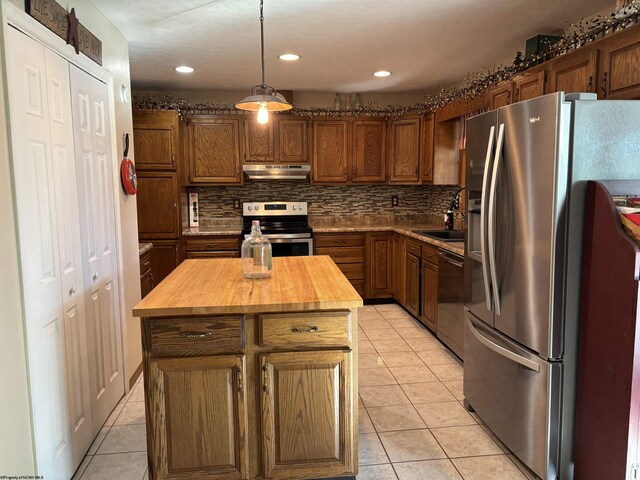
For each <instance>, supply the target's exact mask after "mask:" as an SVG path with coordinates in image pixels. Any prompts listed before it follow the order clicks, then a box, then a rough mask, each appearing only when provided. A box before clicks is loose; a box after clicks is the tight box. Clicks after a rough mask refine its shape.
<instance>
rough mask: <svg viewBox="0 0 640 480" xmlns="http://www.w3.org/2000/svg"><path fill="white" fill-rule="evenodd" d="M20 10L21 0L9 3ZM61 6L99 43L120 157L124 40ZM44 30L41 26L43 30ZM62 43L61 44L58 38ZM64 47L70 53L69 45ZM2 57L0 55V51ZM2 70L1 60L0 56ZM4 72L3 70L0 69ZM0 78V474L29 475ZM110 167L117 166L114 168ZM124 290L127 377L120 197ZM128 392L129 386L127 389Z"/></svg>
mask: <svg viewBox="0 0 640 480" xmlns="http://www.w3.org/2000/svg"><path fill="white" fill-rule="evenodd" d="M10 1H11V2H13V3H14V4H15V5H17V6H18V7H19V8H20V9H23V8H24V0H10ZM58 3H60V4H61V5H62V6H63V7H65V8H67V9H70V8H71V7H75V9H76V14H77V16H78V18H79V19H80V21H81V22H82V24H84V25H85V26H86V27H87V28H89V30H91V31H92V32H93V33H94V35H96V36H97V37H98V38H99V39H100V40H101V41H102V48H103V66H104V67H105V68H106V69H107V70H109V71H110V72H111V73H112V75H113V79H114V90H115V91H114V97H115V101H116V105H115V107H116V119H115V121H116V135H117V144H118V150H120V153H118V157H120V156H121V155H122V145H123V140H122V138H121V137H122V133H124V132H132V118H131V105H130V103H123V102H122V100H121V99H120V98H121V96H120V87H121V85H125V86H126V87H127V88H129V89H130V74H129V48H128V42H127V40H126V39H125V38H124V36H122V34H120V32H119V31H118V30H117V29H116V28H115V27H114V26H113V25H112V24H111V23H110V22H109V21H108V20H107V19H106V18H105V17H104V16H103V15H102V14H101V13H100V12H99V11H98V10H97V9H96V8H95V7H94V6H93V5H92V4H91V3H90V2H89V0H75V1H68V2H65V1H64V0H62V1H58ZM42 28H45V27H42ZM60 42H63V43H64V40H62V39H60ZM67 48H69V49H72V47H71V46H68V47H67ZM0 54H1V53H0ZM0 66H2V67H3V59H2V58H0ZM0 70H4V68H2V69H0ZM3 80H4V78H3V76H2V75H0V92H2V95H1V96H0V205H2V208H0V252H2V255H1V256H0V386H1V387H0V474H1V475H33V474H34V473H35V472H34V470H35V465H34V464H35V460H34V458H35V457H34V450H33V438H32V431H31V420H30V419H31V412H30V408H29V390H28V381H27V360H26V354H25V337H24V329H23V312H22V306H21V305H22V303H21V291H20V270H19V264H18V243H17V228H16V220H15V217H14V211H15V210H14V205H13V191H12V188H13V187H12V185H11V173H10V161H9V147H8V126H7V123H6V120H7V118H8V117H7V104H6V95H7V92H6V88H5V85H4V81H3ZM114 168H119V162H118V164H116V165H114ZM120 213H121V222H120V223H121V234H122V255H123V259H124V285H123V291H124V296H125V304H126V307H125V308H126V321H125V329H124V335H125V345H124V355H125V369H126V374H127V375H126V378H127V379H128V378H129V377H130V375H131V374H132V373H133V372H134V371H135V369H136V368H137V367H138V365H139V364H140V362H141V361H142V351H141V350H142V348H141V342H140V323H139V320H138V319H137V318H133V317H132V316H131V310H132V308H133V306H134V305H135V304H136V303H137V302H138V301H139V299H140V270H139V257H138V225H137V210H136V200H135V197H126V196H125V195H124V194H122V193H121V194H120ZM127 388H128V385H127Z"/></svg>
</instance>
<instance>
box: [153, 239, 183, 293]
mask: <svg viewBox="0 0 640 480" xmlns="http://www.w3.org/2000/svg"><path fill="white" fill-rule="evenodd" d="M150 252H151V271H152V273H153V279H154V285H157V284H159V283H160V282H161V281H162V280H164V278H165V277H166V276H167V275H169V274H170V273H171V272H173V271H174V270H175V268H176V267H177V266H178V265H179V264H180V241H179V240H153V247H151V250H150Z"/></svg>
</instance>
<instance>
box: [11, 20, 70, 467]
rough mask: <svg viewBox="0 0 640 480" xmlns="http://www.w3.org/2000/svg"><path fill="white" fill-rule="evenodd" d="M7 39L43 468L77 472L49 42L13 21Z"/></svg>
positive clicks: (37, 442)
mask: <svg viewBox="0 0 640 480" xmlns="http://www.w3.org/2000/svg"><path fill="white" fill-rule="evenodd" d="M4 40H5V41H6V47H7V48H6V49H5V52H6V55H7V56H6V62H7V83H8V85H7V88H8V93H9V94H8V99H9V110H10V117H11V140H12V141H11V146H12V160H13V176H14V179H13V183H14V188H15V195H16V205H17V209H18V211H17V218H18V232H19V241H20V266H21V270H22V287H23V296H24V297H23V299H24V315H25V330H26V336H27V352H28V357H29V377H30V378H29V380H30V385H31V401H32V405H33V417H34V418H33V421H34V426H35V428H34V436H35V449H36V462H37V470H38V473H39V474H46V475H47V476H50V477H52V478H70V476H71V475H72V474H73V471H74V470H75V466H74V461H73V448H72V445H71V437H70V435H71V434H70V428H69V423H70V419H69V414H68V412H67V405H68V393H67V377H66V369H65V356H66V348H65V325H64V323H65V321H64V313H63V305H62V276H63V274H62V272H61V264H60V260H59V256H58V252H59V240H58V239H59V232H58V213H57V209H56V196H55V194H56V183H55V171H56V166H55V164H54V157H53V154H52V152H53V150H54V146H53V145H52V137H51V131H50V126H49V123H50V118H49V106H48V98H47V74H46V62H45V49H44V46H43V45H41V44H40V43H38V42H36V41H35V40H33V39H31V38H29V37H27V36H26V35H24V34H22V33H20V32H19V31H17V30H15V29H12V28H9V29H7V32H6V35H5V38H4Z"/></svg>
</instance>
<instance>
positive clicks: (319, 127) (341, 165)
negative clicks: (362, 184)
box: [311, 120, 349, 183]
mask: <svg viewBox="0 0 640 480" xmlns="http://www.w3.org/2000/svg"><path fill="white" fill-rule="evenodd" d="M311 161H312V167H311V170H312V178H313V181H314V182H315V183H347V182H348V181H349V175H348V162H349V122H348V121H347V120H317V121H314V122H313V154H312V157H311Z"/></svg>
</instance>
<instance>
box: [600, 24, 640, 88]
mask: <svg viewBox="0 0 640 480" xmlns="http://www.w3.org/2000/svg"><path fill="white" fill-rule="evenodd" d="M598 46H599V50H600V68H599V72H600V73H599V75H600V83H599V85H598V97H600V98H607V99H609V100H633V99H640V35H639V34H638V27H633V28H631V29H629V30H627V31H623V32H619V33H616V34H615V35H612V36H611V37H610V38H605V39H603V40H601V41H600V42H598Z"/></svg>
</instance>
